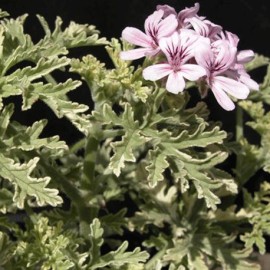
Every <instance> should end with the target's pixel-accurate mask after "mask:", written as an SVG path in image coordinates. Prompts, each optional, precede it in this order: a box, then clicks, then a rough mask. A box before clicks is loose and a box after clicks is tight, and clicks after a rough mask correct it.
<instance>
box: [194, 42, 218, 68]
mask: <svg viewBox="0 0 270 270" xmlns="http://www.w3.org/2000/svg"><path fill="white" fill-rule="evenodd" d="M199 45H200V46H198V48H196V50H195V59H196V62H197V63H198V64H199V65H200V66H202V67H204V68H205V69H206V70H211V68H212V65H213V62H214V54H213V52H212V50H211V46H210V40H209V39H208V41H207V39H205V42H201V43H200V44H199Z"/></svg>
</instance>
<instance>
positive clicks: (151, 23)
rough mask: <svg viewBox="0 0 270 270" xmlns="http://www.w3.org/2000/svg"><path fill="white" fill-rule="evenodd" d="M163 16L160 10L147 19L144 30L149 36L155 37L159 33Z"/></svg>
mask: <svg viewBox="0 0 270 270" xmlns="http://www.w3.org/2000/svg"><path fill="white" fill-rule="evenodd" d="M163 14H164V11H163V10H158V11H155V12H154V13H153V14H151V15H150V16H148V17H147V19H146V20H145V22H144V29H145V33H146V34H147V35H148V36H153V34H154V33H156V32H157V30H158V24H159V22H160V20H161V19H162V16H163Z"/></svg>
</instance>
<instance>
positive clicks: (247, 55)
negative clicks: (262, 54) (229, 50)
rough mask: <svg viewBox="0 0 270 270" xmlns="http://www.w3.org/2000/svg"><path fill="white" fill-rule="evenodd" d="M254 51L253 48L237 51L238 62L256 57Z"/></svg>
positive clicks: (242, 62) (241, 62)
mask: <svg viewBox="0 0 270 270" xmlns="http://www.w3.org/2000/svg"><path fill="white" fill-rule="evenodd" d="M254 56H255V55H254V52H253V51H252V50H242V51H239V52H238V53H237V62H238V63H240V64H245V63H248V62H250V61H251V60H252V59H253V58H254Z"/></svg>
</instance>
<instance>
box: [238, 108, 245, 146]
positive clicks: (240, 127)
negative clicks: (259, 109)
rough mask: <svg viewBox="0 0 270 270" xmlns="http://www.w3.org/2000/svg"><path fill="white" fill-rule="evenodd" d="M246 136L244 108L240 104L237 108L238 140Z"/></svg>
mask: <svg viewBox="0 0 270 270" xmlns="http://www.w3.org/2000/svg"><path fill="white" fill-rule="evenodd" d="M243 136H244V131H243V109H242V108H241V107H240V106H237V108H236V141H239V140H240V139H241V138H242V137H243Z"/></svg>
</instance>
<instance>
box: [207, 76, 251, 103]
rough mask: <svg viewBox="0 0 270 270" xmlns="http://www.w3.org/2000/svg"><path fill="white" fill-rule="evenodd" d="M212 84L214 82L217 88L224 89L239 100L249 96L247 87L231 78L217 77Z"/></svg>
mask: <svg viewBox="0 0 270 270" xmlns="http://www.w3.org/2000/svg"><path fill="white" fill-rule="evenodd" d="M212 82H214V84H215V87H216V88H219V89H222V90H223V91H226V92H227V93H228V94H230V95H232V96H234V97H236V98H238V99H245V98H247V96H248V94H249V89H248V87H247V86H246V85H244V84H243V83H241V82H238V81H235V80H233V79H231V78H227V77H224V76H215V77H214V78H213V80H212Z"/></svg>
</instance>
